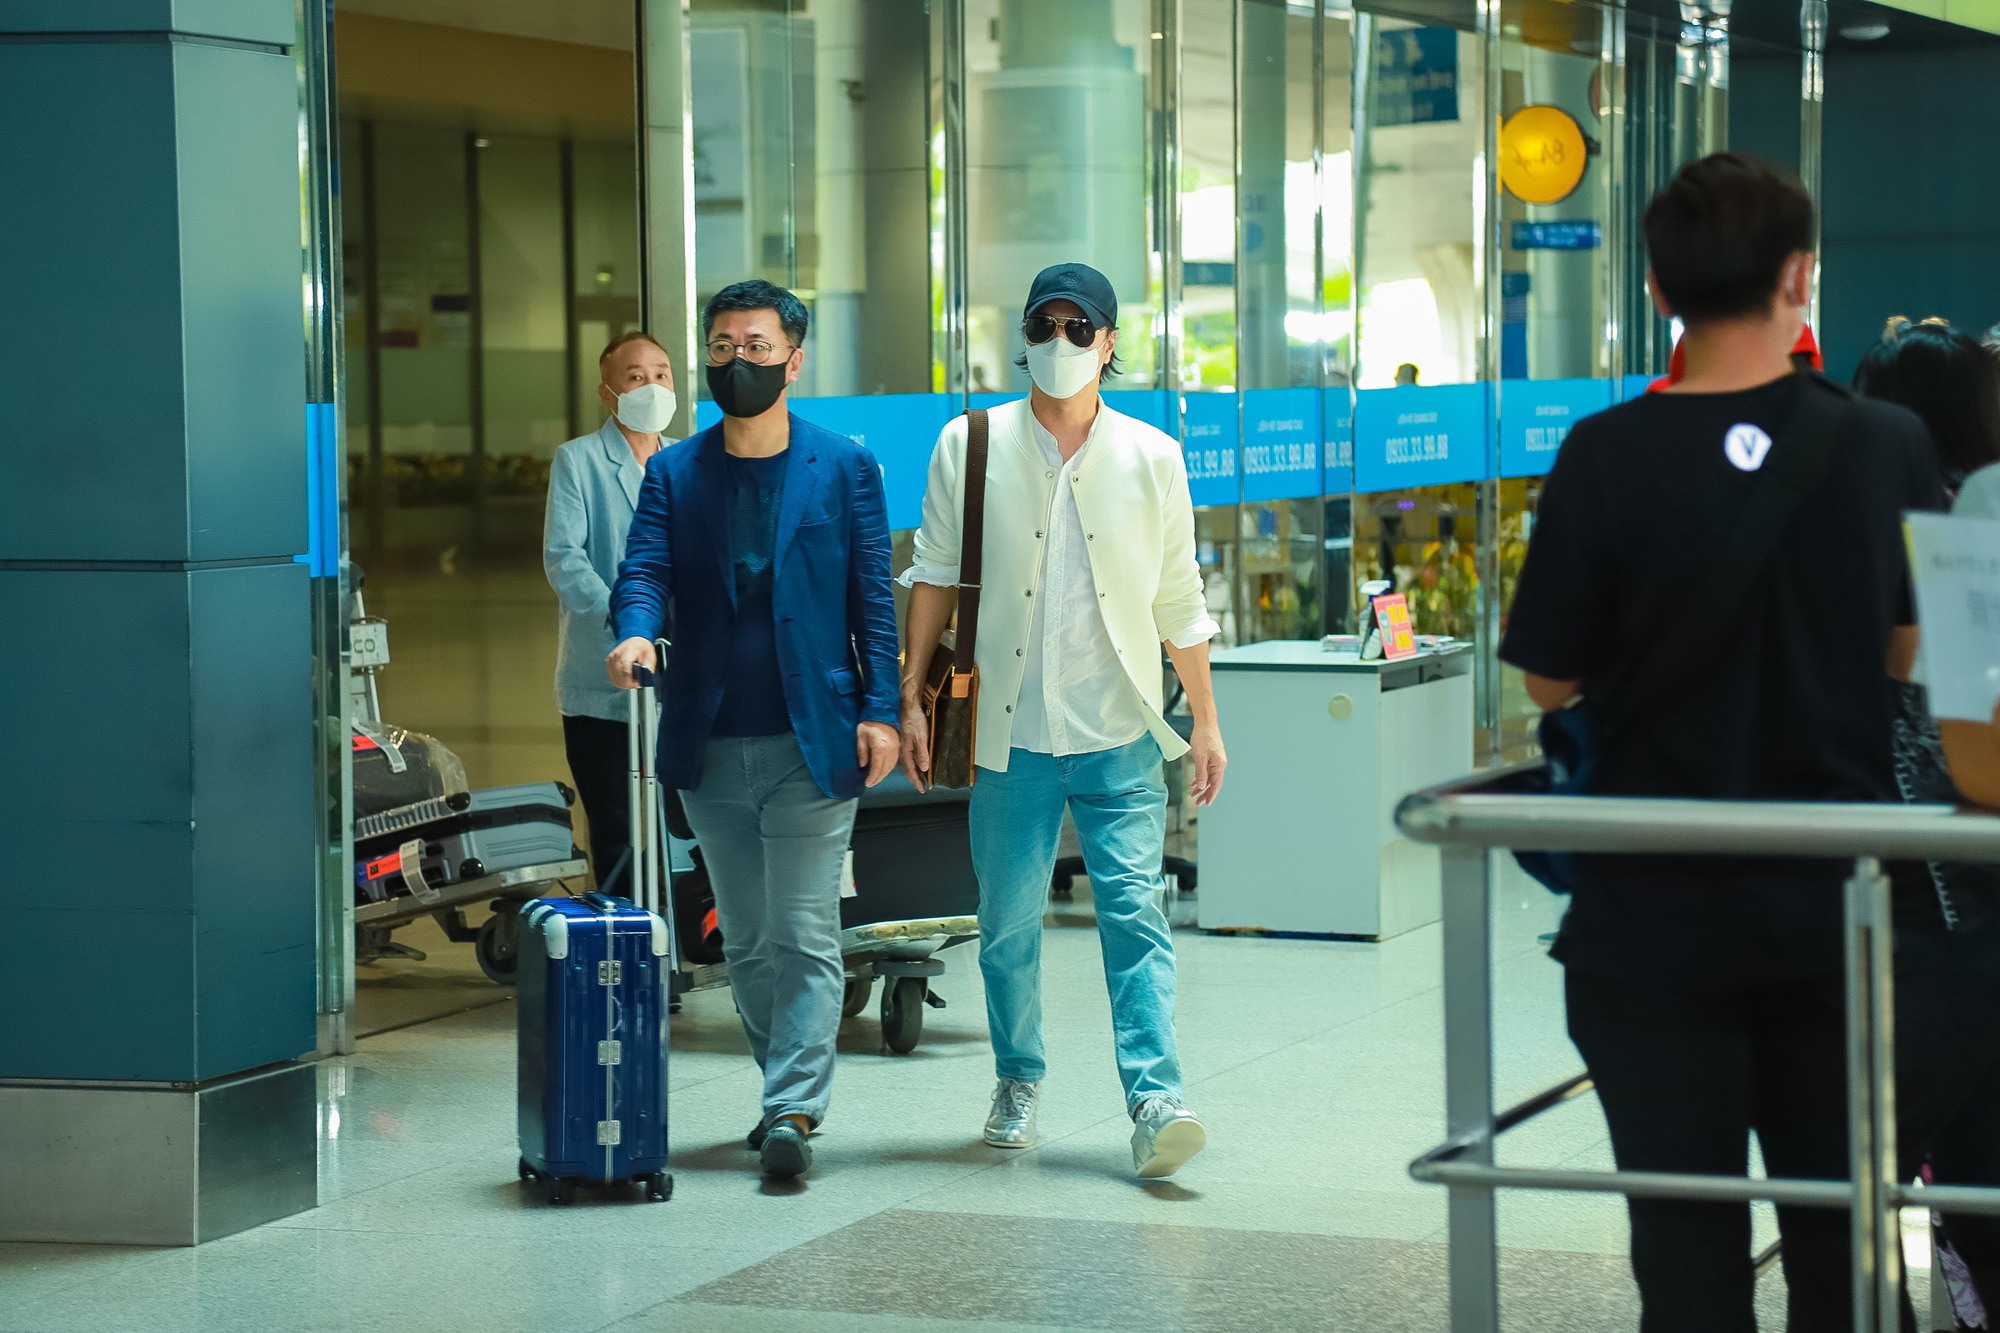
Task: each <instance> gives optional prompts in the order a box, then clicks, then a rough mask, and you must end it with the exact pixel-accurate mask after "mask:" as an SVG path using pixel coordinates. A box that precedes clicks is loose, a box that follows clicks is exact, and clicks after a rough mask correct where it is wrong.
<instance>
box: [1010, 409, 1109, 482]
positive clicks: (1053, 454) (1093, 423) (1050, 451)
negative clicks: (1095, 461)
mask: <svg viewBox="0 0 2000 1333" xmlns="http://www.w3.org/2000/svg"><path fill="white" fill-rule="evenodd" d="M1103 425H1104V404H1103V403H1102V402H1099V403H1098V405H1097V415H1096V416H1094V417H1092V418H1091V419H1090V430H1089V432H1088V433H1087V434H1085V435H1084V437H1083V448H1081V449H1078V450H1077V451H1076V453H1075V454H1074V455H1072V456H1071V458H1070V462H1072V463H1073V462H1075V461H1076V460H1077V459H1079V458H1082V457H1083V456H1084V454H1085V453H1086V452H1087V451H1088V450H1089V448H1090V442H1091V441H1092V440H1094V439H1096V438H1097V432H1098V430H1099V428H1100V427H1102V426H1103ZM1028 426H1029V430H1030V433H1031V434H1032V435H1033V436H1034V437H1035V443H1036V444H1038V445H1040V446H1041V450H1042V457H1043V458H1044V459H1045V460H1047V462H1048V464H1049V466H1050V467H1062V466H1063V456H1062V446H1060V445H1058V444H1057V443H1056V437H1055V432H1053V431H1051V430H1050V429H1049V428H1048V427H1047V426H1044V425H1043V424H1042V419H1041V418H1040V417H1038V416H1036V415H1035V409H1034V408H1033V407H1030V408H1029V409H1028Z"/></svg>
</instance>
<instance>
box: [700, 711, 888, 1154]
mask: <svg viewBox="0 0 2000 1333" xmlns="http://www.w3.org/2000/svg"><path fill="white" fill-rule="evenodd" d="M681 803H682V805H683V806H685V808H686V810H687V817H688V825H689V826H690V827H691V828H693V830H694V836H695V841H696V842H697V843H698V844H699V845H700V847H701V854H702V859H703V860H704V861H706V862H707V863H708V873H709V876H710V878H711V880H712V881H713V882H714V885H715V915H716V919H717V922H718V923H719V924H720V925H721V927H722V953H723V959H724V961H725V962H726V963H727V964H728V965H729V985H730V988H731V989H732V990H734V991H735V992H736V1012H737V1014H738V1015H739V1016H740V1017H741V1018H742V1020H743V1034H744V1035H745V1036H746V1037H748V1038H749V1039H750V1053H751V1054H752V1055H754V1056H755V1057H756V1058H757V1067H758V1068H759V1069H761V1070H763V1071H764V1123H766V1124H769V1123H770V1122H771V1121H773V1120H776V1119H777V1118H778V1117H779V1116H785V1115H803V1116H805V1117H807V1118H808V1119H810V1120H811V1121H812V1123H813V1124H815V1125H817V1124H819V1123H820V1121H822V1120H824V1119H825V1118H826V1108H827V1103H828V1101H829V1100H831V1098H832V1094H833V1052H834V1042H835V1039H836V1038H837V1037H838V1035H839V1032H840V1004H841V997H842V993H843V991H844V990H845V987H846V980H845V972H844V969H843V968H842V966H841V961H840V867H841V861H842V859H843V858H844V857H845V856H846V854H847V843H848V837H849V835H850V834H851V833H852V831H853V829H854V809H855V804H856V803H855V802H853V801H836V800H832V799H830V798H828V797H827V796H826V795H825V794H824V793H823V792H821V791H820V789H819V784H818V783H816V782H814V781H813V776H812V774H811V773H810V772H809V771H808V770H807V768H806V760H805V755H804V754H802V753H801V752H800V751H799V743H798V740H797V738H795V737H793V736H790V735H785V736H752V737H745V738H740V739H726V740H712V741H710V742H709V743H708V750H707V753H706V756H705V759H704V762H703V765H702V775H701V787H700V789H699V790H696V791H689V792H682V793H681Z"/></svg>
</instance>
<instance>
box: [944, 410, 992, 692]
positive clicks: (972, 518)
mask: <svg viewBox="0 0 2000 1333" xmlns="http://www.w3.org/2000/svg"><path fill="white" fill-rule="evenodd" d="M965 417H966V433H965V512H964V514H963V515H961V516H960V519H959V526H958V532H959V550H958V638H957V641H956V643H955V644H954V646H953V648H952V659H953V661H954V662H956V663H958V664H959V665H960V666H961V667H962V668H963V669H964V670H965V671H967V672H970V671H971V670H972V669H973V667H974V666H975V665H976V664H977V659H976V658H975V657H974V656H973V650H974V648H976V647H977V646H978V640H979V585H980V580H981V579H982V578H983V577H984V574H983V568H984V565H985V555H986V456H987V421H986V409H985V408H983V407H975V408H973V409H971V410H970V411H968V412H967V413H966V414H965Z"/></svg>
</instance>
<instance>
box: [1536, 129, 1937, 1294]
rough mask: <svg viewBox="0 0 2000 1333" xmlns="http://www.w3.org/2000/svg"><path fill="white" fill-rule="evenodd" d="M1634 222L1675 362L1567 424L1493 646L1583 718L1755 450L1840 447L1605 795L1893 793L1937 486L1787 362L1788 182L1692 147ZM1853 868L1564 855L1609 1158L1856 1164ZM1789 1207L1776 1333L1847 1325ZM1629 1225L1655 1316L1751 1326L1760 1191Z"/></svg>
mask: <svg viewBox="0 0 2000 1333" xmlns="http://www.w3.org/2000/svg"><path fill="white" fill-rule="evenodd" d="M1645 228H1646V242H1647V247H1648V250H1649V259H1650V268H1649V271H1648V284H1649V286H1650V287H1651V289H1652V292H1653V296H1654V300H1655V302H1656V303H1657V305H1658V306H1659V308H1660V310H1661V312H1662V313H1664V314H1670V315H1676V316H1679V317H1680V318H1681V319H1682V320H1683V321H1684V323H1685V324H1686V326H1687V333H1686V341H1685V346H1686V349H1687V374H1686V377H1685V378H1684V379H1682V380H1680V381H1679V382H1678V383H1676V384H1674V385H1672V386H1671V387H1669V388H1667V389H1665V390H1664V391H1662V392H1659V393H1652V394H1647V395H1646V396H1644V397H1642V398H1639V399H1636V400H1634V401H1632V402H1629V403H1626V404H1624V405H1623V406H1620V407H1616V408H1613V409H1612V410H1610V411H1608V412H1605V413H1602V414H1600V415H1598V416H1595V417H1591V418H1589V419H1588V420H1585V421H1582V422H1579V423H1578V424H1577V426H1576V428H1575V430H1574V431H1573V432H1572V433H1571V435H1570V437H1569V438H1568V440H1567V441H1565V442H1564V445H1563V448H1562V452H1561V454H1560V455H1559V456H1558V458H1557V460H1556V465H1555V468H1554V470H1553V471H1552V472H1551V473H1550V474H1549V478H1548V482H1547V485H1546V487H1545V489H1544V490H1543V492H1542V499H1541V504H1540V507H1539V510H1538V512H1537V514H1536V523H1535V535H1534V541H1533V544H1532V546H1531V547H1530V549H1529V553H1528V559H1527V563H1526V566H1525V568H1524V569H1523V570H1522V574H1521V581H1520V588H1519V592H1518V595H1517V597H1516V599H1515V601H1514V605H1513V610H1512V613H1511V617H1510V623H1509V626H1508V631H1507V635H1506V639H1505V642H1504V643H1503V644H1502V646H1501V650H1500V655H1501V657H1502V658H1503V659H1504V660H1506V661H1507V662H1509V663H1512V664H1513V665H1515V666H1517V667H1519V668H1521V669H1522V670H1523V671H1524V672H1526V673H1527V683H1528V692H1529V694H1530V696H1531V697H1532V698H1533V699H1534V701H1535V702H1536V703H1537V704H1538V705H1540V706H1541V707H1543V708H1545V709H1555V708H1560V707H1563V706H1565V705H1567V704H1568V703H1569V702H1571V701H1572V700H1573V699H1576V698H1577V696H1579V695H1581V696H1582V698H1583V701H1584V706H1585V707H1586V708H1588V706H1589V704H1590V702H1591V701H1592V700H1593V699H1595V698H1601V697H1603V696H1604V694H1605V693H1606V691H1607V690H1609V689H1611V688H1612V687H1613V686H1614V685H1617V684H1619V683H1621V682H1622V681H1624V680H1627V679H1629V678H1630V677H1631V676H1632V674H1633V673H1634V672H1635V671H1636V670H1637V669H1638V667H1639V664H1640V663H1641V662H1643V661H1645V660H1646V659H1647V658H1648V657H1649V656H1650V655H1651V654H1652V653H1654V652H1656V651H1659V650H1660V648H1661V647H1662V645H1661V644H1660V643H1659V642H1658V637H1657V636H1658V635H1659V634H1660V633H1662V632H1663V631H1666V630H1668V629H1669V628H1670V627H1671V626H1672V625H1673V624H1674V623H1675V622H1677V621H1681V620H1682V619H1683V612H1682V608H1683V606H1684V604H1685V602H1686V599H1687V598H1688V597H1689V596H1690V595H1691V592H1692V589H1693V587H1694V585H1695V584H1697V583H1698V582H1699V581H1700V580H1701V579H1702V577H1703V575H1704V574H1705V573H1706V570H1707V567H1708V565H1709V563H1710V562H1711V561H1712V560H1713V559H1714V558H1715V553H1716V551H1717V549H1718V548H1719V547H1721V546H1723V545H1724V544H1725V543H1728V542H1730V541H1731V537H1732V533H1733V531H1734V529H1735V527H1736V526H1737V523H1738V519H1739V516H1740V515H1741V514H1742V512H1743V511H1744V509H1745V507H1746V505H1747V504H1748V502H1749V499H1750V497H1751V496H1752V494H1753V493H1754V491H1755V488H1756V487H1757V486H1758V484H1759V480H1760V478H1759V473H1760V471H1761V470H1762V469H1763V468H1764V467H1766V466H1767V465H1768V460H1769V459H1771V458H1772V457H1773V456H1776V455H1779V454H1780V453H1781V451H1783V450H1786V449H1788V448H1790V449H1796V448H1801V447H1804V448H1813V447H1818V448H1830V449H1832V450H1833V452H1832V454H1831V455H1830V456H1829V458H1828V459H1827V465H1826V467H1825V468H1824V470H1823V471H1821V472H1820V473H1819V474H1818V479H1817V480H1816V481H1815V482H1813V483H1812V485H1811V489H1810V490H1809V491H1808V492H1807V493H1806V494H1805V495H1804V496H1803V497H1802V498H1801V500H1800V501H1799V503H1798V504H1797V505H1796V506H1795V507H1794V508H1793V509H1792V510H1791V512H1790V516H1789V517H1788V518H1787V519H1786V520H1785V524H1784V530H1783V532H1782V533H1781V534H1780V535H1779V536H1778V539H1777V541H1776V542H1775V544H1774V546H1775V550H1774V554H1773V555H1772V557H1771V558H1770V560H1769V562H1768V564H1767V565H1766V566H1765V567H1764V568H1762V569H1757V570H1746V571H1743V573H1744V574H1745V576H1746V577H1749V578H1750V579H1752V580H1753V586H1754V592H1753V594H1752V595H1751V597H1750V598H1749V603H1748V609H1747V611H1746V612H1745V613H1744V614H1743V615H1742V616H1741V617H1740V619H1739V620H1737V621H1736V622H1735V623H1733V624H1730V625H1718V626H1716V627H1715V637H1714V640H1713V642H1712V643H1710V644H1708V645H1707V646H1708V647H1709V649H1710V650H1711V651H1710V653H1709V654H1708V656H1707V657H1706V659H1705V665H1704V667H1703V668H1702V669H1701V670H1700V671H1698V672H1697V673H1696V674H1695V675H1693V676H1691V677H1690V678H1688V679H1685V680H1683V681H1681V682H1680V683H1679V684H1678V685H1677V686H1676V688H1675V690H1674V691H1673V692H1672V693H1671V694H1670V695H1668V696H1665V697H1663V698H1660V699H1658V700H1657V701H1656V702H1655V703H1654V704H1653V705H1652V706H1650V707H1643V708H1642V709H1641V711H1640V713H1639V715H1638V716H1637V717H1634V718H1628V719H1627V720H1626V721H1625V722H1623V724H1622V725H1621V726H1620V728H1619V730H1618V733H1617V734H1616V735H1615V736H1612V737H1609V738H1608V744H1607V745H1605V746H1603V747H1601V749H1600V755H1599V768H1598V771H1597V776H1596V779H1595V781H1594V783H1593V786H1592V791H1593V792H1594V793H1595V794H1599V795H1621V796H1693V797H1705V798H1712V799H1721V800H1786V799H1790V800H1847V801H1876V800H1879V801H1895V800H1896V799H1897V792H1896V786H1895V780H1894V774H1893V770H1892V767H1891V759H1890V719H1891V716H1892V713H1893V707H1894V699H1893V695H1892V686H1891V677H1892V675H1894V676H1897V677H1907V675H1908V671H1909V665H1910V661H1911V659H1912V657H1913V656H1914V652H1915V641H1916V640H1915V630H1914V628H1913V627H1912V626H1913V621H1914V619H1915V616H1914V614H1913V609H1912V606H1911V599H1910V591H1909V577H1908V571H1907V568H1906V559H1905V555H1904V551H1903V545H1902V515H1903V511H1905V510H1906V509H1913V508H1933V507H1936V506H1937V505H1938V504H1939V503H1940V501H1941V491H1940V488H1939V481H1938V477H1937V473H1936V464H1935V462H1934V461H1933V458H1932V451H1931V449H1930V447H1929V443H1928V440H1927V438H1926V436H1925V433H1924V428H1923V426H1922V424H1921V423H1920V422H1919V421H1918V420H1917V418H1916V417H1914V416H1913V415H1911V414H1909V413H1908V412H1905V411H1903V410H1901V409H1899V408H1895V407H1891V406H1889V405H1886V404H1882V403H1875V402H1857V403H1852V404H1846V403H1842V402H1840V401H1839V399H1840V398H1841V397H1844V395H1842V391H1841V390H1839V389H1836V388H1835V387H1834V386H1832V385H1831V384H1829V383H1827V382H1826V381H1824V380H1821V379H1818V378H1816V377H1813V376H1810V375H1801V374H1798V373H1795V371H1794V369H1793V366H1792V363H1791V361H1790V358H1789V353H1790V352H1791V349H1792V346H1793V343H1794V340H1795V339H1796V338H1797V337H1798V334H1799V330H1800V328H1801V326H1802V324H1803V322H1804V317H1805V312H1806V310H1807V306H1808V302H1809V300H1810V296H1811V288H1812V274H1813V256H1812V253H1811V251H1812V245H1813V215H1812V204H1811V201H1810V199H1809V198H1808V197H1807V195H1806V194H1805V192H1804V190H1803V189H1801V188H1800V187H1799V185H1798V184H1797V182H1795V181H1793V180H1791V179H1790V178H1788V177H1786V176H1783V175H1781V174H1780V173H1778V172H1776V171H1775V170H1773V169H1771V168H1770V167H1767V166H1764V165H1763V164H1761V163H1758V162H1755V161H1753V160H1751V159H1747V158H1743V157H1739V156H1735V155H1732V154H1720V155H1717V156H1714V157H1710V158H1706V159H1704V160H1702V161H1699V162H1696V163H1693V164H1691V165H1690V166H1688V167H1686V168H1685V169H1683V170H1682V171H1681V172H1680V174H1679V175H1678V176H1676V177H1675V179H1674V181H1673V182H1672V183H1671V184H1670V185H1668V186H1667V188H1666V189H1665V190H1663V191H1661V193H1660V194H1659V195H1658V196H1656V197H1655V198H1654V200H1653V201H1652V204H1651V205H1650V206H1649V207H1648V209H1647V211H1646V220H1645ZM1811 395H1826V396H1827V397H1828V398H1829V399H1832V400H1833V406H1834V407H1835V408H1836V409H1837V412H1836V415H1838V416H1839V417H1840V418H1841V419H1842V420H1844V421H1845V422H1846V423H1847V424H1846V428H1845V429H1844V430H1842V431H1841V432H1840V433H1839V434H1838V435H1837V436H1830V437H1827V438H1822V439H1817V440H1814V439H1802V438H1801V437H1800V436H1799V435H1798V434H1797V433H1794V432H1788V429H1787V428H1788V424H1789V423H1790V422H1791V421H1792V420H1794V419H1795V418H1796V417H1797V416H1798V414H1799V413H1800V411H1801V405H1802V404H1804V403H1806V402H1807V399H1808V397H1809V396H1811ZM1852 414H1859V415H1858V416H1855V415H1852ZM1819 415H1821V416H1822V417H1824V413H1820V414H1819ZM1846 873H1847V872H1846V869H1845V867H1844V866H1843V865H1841V864H1840V863H1837V862H1827V861H1782V862H1781V861H1771V860H1763V861H1752V860H1725V859H1722V858H1661V857H1643V858H1642V857H1588V858H1581V859H1580V860H1579V861H1578V864H1577V883H1576V892H1575V896H1574V897H1573V899H1572V901H1571V903H1570V908H1569V911H1568V913H1567V915H1566V916H1565V918H1564V920H1563V925H1562V931H1561V933H1560V935H1559V936H1558V939H1557V943H1556V947H1555V950H1554V954H1555V957H1556V958H1557V959H1559V960H1560V961H1561V962H1562V963H1563V965H1564V968H1565V974H1566V989H1567V1002H1568V1015H1569V1030H1570V1035H1571V1038H1572V1039H1573V1040H1574V1041H1575V1042H1576V1045H1577V1048H1578V1050H1580V1051H1581V1052H1582V1054H1583V1057H1584V1061H1585V1063H1586V1064H1587V1065H1588V1066H1589V1069H1590V1072H1591V1075H1592V1076H1593V1078H1594V1079H1595V1080H1596V1083H1597V1090H1598V1095H1599V1098H1600V1100H1601V1102H1602V1104H1603V1107H1604V1113H1605V1118H1606V1120H1607V1122H1608V1123H1609V1125H1610V1129H1611V1138H1612V1147H1613V1150H1614V1152H1615V1154H1616V1156H1617V1159H1618V1164H1619V1166H1620V1168H1622V1169H1624V1170H1635V1171H1679V1172H1702V1173H1712V1174H1741V1173H1742V1172H1743V1171H1744V1170H1745V1169H1746V1166H1747V1161H1748V1143H1749V1132H1750V1131H1751V1130H1752V1129H1755V1130H1756V1131H1757V1137H1758V1142H1759V1145H1760V1147H1761V1148H1762V1150H1763V1156H1764V1162H1765V1165H1766V1168H1767V1170H1768V1171H1769V1173H1770V1174H1771V1175H1773V1176H1804V1177H1820V1178H1841V1177H1845V1176H1846V1174H1847V1170H1848V1164H1847V1156H1846V1153H1847V1112H1846V1094H1845V1077H1846V1069H1845V1049H1844V1038H1843V1031H1844V1027H1843V1018H1842V988H1841V969H1842V951H1841V936H1840V924H1841V895H1840V885H1841V881H1842V879H1843V878H1844V877H1845V874H1846ZM1778 1211H1779V1224H1780V1228H1781V1229H1782V1231H1783V1233H1784V1261H1785V1272H1786V1278H1787V1283H1788V1286H1789V1289H1790V1300H1791V1306H1790V1308H1791V1326H1792V1327H1793V1328H1794V1329H1813V1330H1821V1329H1844V1328H1847V1327H1849V1322H1850V1319H1851V1315H1850V1313H1849V1306H1848V1303H1849V1301H1850V1299H1851V1297H1850V1294H1849V1293H1850V1290H1851V1289H1850V1286H1849V1280H1848V1269H1849V1262H1850V1261H1849V1251H1848V1245H1849V1237H1848V1219H1847V1217H1846V1215H1845V1214H1844V1213H1842V1212H1839V1211H1836V1210H1830V1209H1818V1210H1815V1209H1809V1208H1804V1209H1801V1208H1780V1209H1779V1210H1778ZM1631 1218H1632V1265H1633V1271H1634V1273H1635V1275H1636V1277H1637V1278H1638V1282H1639V1290H1640V1296H1641V1299H1642V1302H1643V1305H1644V1308H1645V1317H1644V1322H1643V1325H1642V1327H1643V1329H1644V1330H1645V1331H1646V1333H1662V1331H1666V1330H1672V1331H1676V1333H1678V1331H1679V1330H1690V1331H1693V1330H1699V1331H1700V1333H1724V1331H1728V1330H1754V1329H1755V1328H1756V1320H1755V1317H1754V1315H1753V1313H1752V1286H1753V1282H1754V1275H1753V1273H1752V1270H1751V1259H1750V1214H1749V1209H1748V1207H1747V1206H1745V1205H1740V1204H1724V1203H1693V1202H1685V1201H1680V1200H1671V1199H1634V1200H1632V1201H1631Z"/></svg>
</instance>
